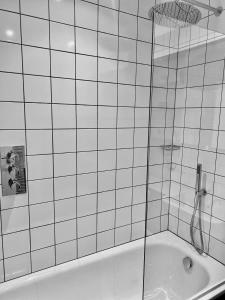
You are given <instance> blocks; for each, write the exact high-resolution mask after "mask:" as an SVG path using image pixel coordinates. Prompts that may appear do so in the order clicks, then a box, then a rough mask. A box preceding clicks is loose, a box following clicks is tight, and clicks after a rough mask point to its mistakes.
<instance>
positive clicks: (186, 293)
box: [0, 231, 225, 300]
mask: <svg viewBox="0 0 225 300" xmlns="http://www.w3.org/2000/svg"><path fill="white" fill-rule="evenodd" d="M146 249H147V253H146V254H147V255H146V261H145V274H146V277H145V294H144V299H145V300H150V299H152V300H166V299H167V300H168V299H170V300H186V299H192V297H193V296H196V295H198V294H199V293H202V292H204V291H207V290H208V289H210V288H212V287H213V286H215V285H216V284H217V283H218V282H220V281H222V280H223V278H224V276H225V268H224V267H223V266H222V265H221V264H219V263H218V262H216V261H215V260H213V259H212V258H210V257H207V256H205V257H199V255H198V254H197V253H195V252H194V250H193V248H192V247H191V245H189V244H187V242H185V241H183V240H182V239H180V238H178V237H177V236H176V235H174V234H172V233H170V232H168V231H165V232H162V233H159V234H156V235H153V236H150V237H148V238H147V244H146ZM143 250H144V240H143V239H140V240H137V241H134V242H132V243H131V244H130V245H121V246H118V247H116V248H114V249H108V250H106V251H103V252H101V253H96V254H93V255H90V256H88V257H84V258H81V259H80V260H77V261H72V262H68V263H65V264H62V265H59V266H56V267H54V268H50V269H49V270H42V271H39V272H37V273H34V274H31V275H29V276H25V277H23V278H18V279H15V280H12V281H9V282H6V283H4V284H2V285H1V286H0V299H1V300H25V299H29V300H61V299H79V300H80V299H82V300H90V299H93V300H141V299H142V296H143V276H142V275H143V263H144V261H143ZM187 256H188V257H190V258H191V259H192V261H193V268H192V270H191V272H188V273H186V272H185V270H184V267H183V258H184V257H187Z"/></svg>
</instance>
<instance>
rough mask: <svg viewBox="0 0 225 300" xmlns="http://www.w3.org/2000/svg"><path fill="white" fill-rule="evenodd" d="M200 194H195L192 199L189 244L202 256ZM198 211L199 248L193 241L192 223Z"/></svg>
mask: <svg viewBox="0 0 225 300" xmlns="http://www.w3.org/2000/svg"><path fill="white" fill-rule="evenodd" d="M202 197H203V195H202V192H201V191H200V192H197V193H196V195H195V199H194V202H195V203H194V210H193V214H192V218H191V224H190V236H191V242H192V245H193V247H194V248H195V250H196V251H197V252H198V253H199V254H200V255H202V254H203V253H204V240H203V232H202V209H201V206H202ZM197 210H198V227H199V234H200V246H198V245H197V243H196V241H195V239H194V221H195V217H196V214H197Z"/></svg>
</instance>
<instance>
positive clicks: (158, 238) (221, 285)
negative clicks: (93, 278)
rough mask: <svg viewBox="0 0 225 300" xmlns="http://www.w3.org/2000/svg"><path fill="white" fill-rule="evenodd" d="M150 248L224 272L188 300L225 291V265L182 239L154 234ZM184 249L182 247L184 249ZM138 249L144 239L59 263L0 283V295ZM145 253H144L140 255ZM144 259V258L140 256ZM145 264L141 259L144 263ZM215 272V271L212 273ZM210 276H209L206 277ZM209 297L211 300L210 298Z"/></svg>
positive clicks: (169, 235)
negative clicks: (173, 251)
mask: <svg viewBox="0 0 225 300" xmlns="http://www.w3.org/2000/svg"><path fill="white" fill-rule="evenodd" d="M151 245H165V246H170V247H172V248H176V249H177V248H178V249H179V250H181V251H182V252H184V255H190V256H191V257H193V258H194V259H197V260H198V263H199V264H201V265H202V266H203V267H204V268H205V269H206V271H207V272H208V270H207V268H206V267H205V263H204V262H205V260H207V261H210V262H211V263H213V264H216V265H217V267H219V268H220V271H221V274H222V273H223V275H224V276H223V278H222V279H221V280H218V281H217V282H211V281H210V282H209V284H208V285H209V286H208V285H207V287H206V288H205V289H203V290H201V291H200V292H199V293H197V294H195V295H194V296H192V297H191V298H189V299H192V300H198V299H202V300H208V299H212V298H211V297H212V296H216V295H218V294H220V293H222V292H224V291H225V266H224V265H223V264H222V263H220V262H218V261H216V260H215V259H213V258H212V257H210V256H206V257H202V256H200V255H198V254H197V252H196V251H195V250H194V249H193V247H192V245H190V244H189V243H188V242H186V241H185V240H183V239H182V238H180V237H178V236H177V235H175V234H174V233H172V232H170V231H164V232H160V233H156V234H153V235H151V236H149V237H147V239H146V246H147V247H150V246H151ZM184 247H185V248H184ZM138 248H140V249H141V250H142V248H143V250H144V238H140V239H137V240H134V241H132V242H128V243H126V244H122V245H118V246H116V247H113V248H109V249H105V250H102V251H99V252H97V253H94V254H89V255H87V256H84V257H80V258H78V259H75V260H71V261H68V262H65V263H61V264H58V265H56V266H52V267H49V268H47V269H43V270H40V271H36V272H33V273H29V274H27V275H25V276H22V277H19V278H15V279H10V280H8V281H6V282H3V283H0V295H1V294H4V293H5V292H7V291H8V290H10V289H16V288H19V287H20V286H24V287H26V286H27V285H29V284H32V282H34V283H35V282H36V281H38V280H43V279H47V278H48V277H49V276H51V275H52V274H53V273H55V272H56V273H58V274H60V273H63V272H65V271H69V270H72V269H76V268H79V267H82V266H83V265H86V264H88V263H93V262H97V261H99V260H102V259H104V258H107V257H110V256H113V255H114V256H116V255H118V254H121V253H123V252H126V251H133V250H135V249H136V250H138ZM143 253H144V252H143ZM143 258H144V257H143ZM143 261H144V260H143ZM142 267H143V266H142ZM214 271H215V270H214ZM210 275H211V274H210V273H209V276H210ZM209 297H210V298H209Z"/></svg>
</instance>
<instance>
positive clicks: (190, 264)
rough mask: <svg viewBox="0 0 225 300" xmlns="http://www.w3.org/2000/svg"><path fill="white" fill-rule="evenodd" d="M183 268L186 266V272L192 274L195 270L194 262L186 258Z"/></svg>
mask: <svg viewBox="0 0 225 300" xmlns="http://www.w3.org/2000/svg"><path fill="white" fill-rule="evenodd" d="M183 266H184V270H185V272H186V273H190V272H191V271H192V268H193V260H192V259H191V258H190V257H189V256H186V257H185V258H184V259H183Z"/></svg>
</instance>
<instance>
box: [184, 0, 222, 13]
mask: <svg viewBox="0 0 225 300" xmlns="http://www.w3.org/2000/svg"><path fill="white" fill-rule="evenodd" d="M182 1H183V2H187V3H189V4H192V5H195V6H198V7H201V8H204V9H207V10H209V11H212V12H213V13H214V15H215V16H217V17H218V16H220V15H221V13H222V12H223V7H222V6H219V7H212V6H210V5H207V4H204V3H202V2H200V1H196V0H182Z"/></svg>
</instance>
